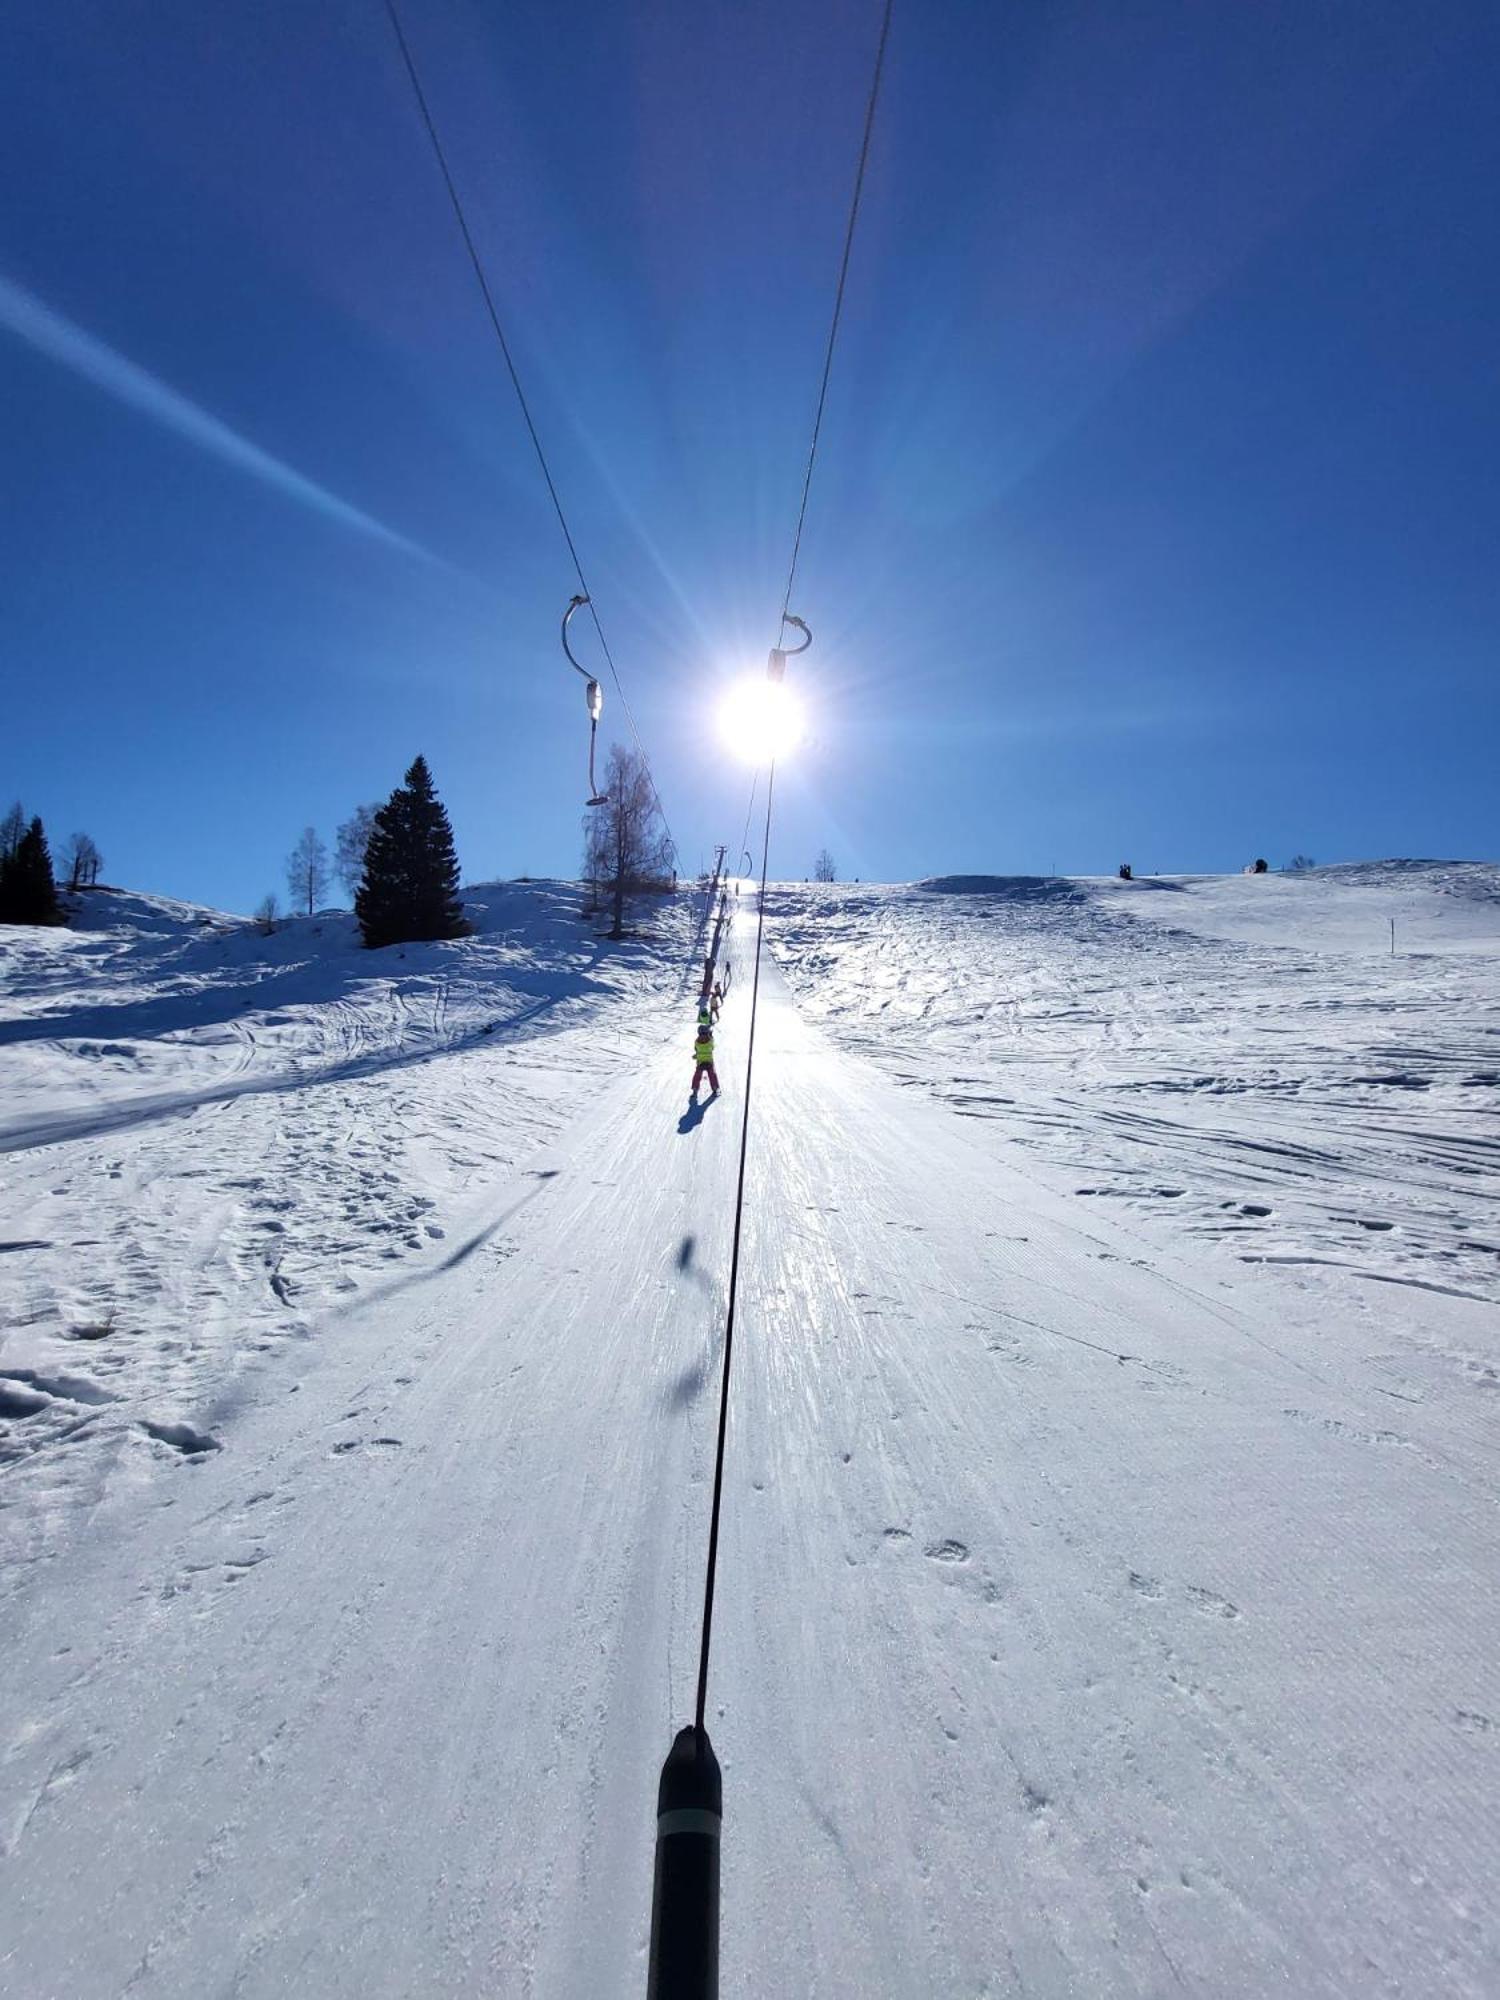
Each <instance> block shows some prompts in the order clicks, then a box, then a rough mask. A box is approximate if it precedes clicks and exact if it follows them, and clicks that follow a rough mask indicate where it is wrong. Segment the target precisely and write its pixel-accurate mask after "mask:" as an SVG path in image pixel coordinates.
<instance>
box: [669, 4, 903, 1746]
mask: <svg viewBox="0 0 1500 2000" xmlns="http://www.w3.org/2000/svg"><path fill="white" fill-rule="evenodd" d="M893 6H894V0H885V7H884V11H883V13H882V16H881V22H880V40H879V43H878V45H877V47H876V52H875V70H874V74H873V76H872V77H871V80H870V95H869V99H868V101H867V103H866V105H865V124H864V133H863V136H862V138H861V140H860V148H859V168H858V171H857V172H856V174H855V178H854V193H853V196H852V198H851V200H850V204H849V222H848V227H847V228H846V230H845V232H844V249H843V255H842V257H841V259H840V261H839V277H838V285H837V288H836V290H835V293H834V302H833V318H832V321H831V323H830V325H829V329H828V346H827V349H826V350H825V352H824V356H823V376H822V381H821V382H820V384H819V388H818V404H817V410H816V413H815V415H814V417H813V428H812V439H811V443H810V445H809V447H808V454H807V469H806V471H805V473H804V474H803V479H802V499H801V504H800V506H799V507H798V510H797V527H796V533H795V534H794V536H793V539H792V560H791V564H790V566H789V568H788V570H787V580H786V592H785V594H784V596H783V598H782V602H781V623H780V626H779V628H778V633H777V638H778V644H777V646H776V647H775V648H773V650H772V653H771V659H770V665H769V668H768V672H769V674H770V677H771V679H772V680H779V679H780V678H781V676H782V674H783V673H784V672H785V670H786V659H787V654H786V653H783V652H782V651H781V649H780V644H779V642H780V639H781V638H782V637H783V636H784V635H785V632H786V628H787V626H788V625H792V626H795V627H796V629H797V630H798V631H799V632H801V633H802V634H803V640H802V643H801V645H800V646H796V647H793V648H791V649H790V651H791V652H792V653H801V652H806V650H807V648H808V647H809V646H810V645H811V644H812V633H811V632H810V631H809V630H808V627H807V626H806V625H805V624H804V622H803V621H802V619H800V618H796V617H794V616H793V615H792V612H791V600H792V586H793V584H794V582H795V580H796V575H797V559H798V556H799V554H800V552H801V548H802V530H803V527H804V525H805V523H806V520H807V499H808V493H809V491H810V489H811V486H812V476H813V467H814V465H815V463H816V461H817V456H818V438H819V434H820V432H821V430H822V427H823V409H824V405H825V404H826V402H827V400H828V382H829V377H830V375H831V373H832V369H833V355H834V348H835V346H836V345H837V342H838V331H839V321H840V319H841V317H842V315H843V310H844V289H845V285H846V283H847V280H848V276H849V259H850V254H851V252H852V250H853V248H854V232H855V227H856V225H857V224H858V221H859V207H860V199H861V196H862V195H863V192H864V184H865V168H866V166H867V164H868V161H869V157H870V135H871V133H872V131H873V130H874V125H875V111H876V107H877V105H878V103H879V100H880V80H881V76H882V73H883V71H884V68H885V51H886V44H887V42H888V40H889V38H890V30H891V13H892V9H893ZM775 792H776V759H775V757H774V756H773V757H772V758H771V759H770V764H769V771H768V776H767V781H766V818H765V834H764V838H763V842H762V846H761V864H760V904H759V908H758V910H757V913H756V921H755V970H754V975H753V978H752V981H751V987H750V1021H749V1025H748V1028H747V1030H746V1036H745V1103H744V1113H743V1116H742V1118H741V1121H740V1157H739V1168H738V1174H737V1178H736V1183H735V1197H734V1237H733V1246H732V1249H731V1252H730V1259H729V1292H728V1304H727V1309H726V1314H725V1325H724V1359H723V1363H722V1365H721V1369H720V1377H719V1431H718V1443H717V1447H716V1450H715V1455H714V1486H713V1500H712V1503H711V1506H710V1511H709V1533H708V1562H707V1567H706V1574H705V1577H704V1584H703V1628H702V1639H701V1643H700V1649H699V1655H698V1699H697V1710H696V1714H697V1724H696V1727H697V1730H698V1733H699V1735H700V1737H701V1736H702V1735H703V1733H704V1715H705V1712H706V1709H707V1704H708V1662H709V1649H710V1642H711V1639H712V1634H713V1612H714V1585H715V1582H716V1580H717V1575H718V1561H719V1516H720V1511H721V1508H722V1503H723V1494H724V1449H725V1443H726V1440H727V1437H728V1427H729V1380H730V1365H731V1361H732V1357H733V1348H734V1322H735V1312H736V1307H737V1304H738V1297H739V1274H740V1236H741V1230H742V1225H743V1221H744V1210H745V1167H746V1162H747V1158H748V1154H749V1148H750V1100H751V1086H752V1080H753V1077H754V1070H755V1028H756V1015H757V1009H758V1003H759V999H760V965H761V947H762V944H763V941H764V937H765V923H766V881H767V875H768V870H769V866H770V857H771V818H772V810H773V807H774V803H775ZM754 799H755V795H754V790H753V788H752V791H751V809H752V811H753V809H754ZM749 818H750V815H749V814H748V813H747V814H746V829H747V831H748V828H749Z"/></svg>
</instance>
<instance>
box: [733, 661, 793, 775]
mask: <svg viewBox="0 0 1500 2000" xmlns="http://www.w3.org/2000/svg"><path fill="white" fill-rule="evenodd" d="M719 734H720V735H721V736H722V737H723V739H724V741H725V743H726V744H727V745H728V747H729V748H730V749H731V750H732V751H733V752H734V754H735V755H736V756H737V757H741V758H743V759H744V761H745V762H746V763H747V764H766V763H769V762H770V760H771V759H772V758H773V757H784V756H785V755H786V753H787V752H788V751H789V750H795V749H796V747H797V745H798V744H799V743H800V742H801V741H802V739H803V734H804V726H803V716H802V704H801V703H800V702H799V701H798V699H797V697H796V696H795V695H794V694H792V693H791V692H790V691H789V690H788V689H787V688H786V687H785V686H783V685H782V683H781V682H779V681H770V680H765V679H762V678H759V677H757V678H753V679H748V680H743V681H738V682H736V684H735V685H734V686H733V687H732V688H731V689H730V690H729V692H728V694H727V695H726V696H725V697H724V700H723V703H722V705H721V707H720V709H719Z"/></svg>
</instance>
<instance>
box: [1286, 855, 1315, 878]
mask: <svg viewBox="0 0 1500 2000" xmlns="http://www.w3.org/2000/svg"><path fill="white" fill-rule="evenodd" d="M1317 865H1318V864H1317V862H1316V861H1314V860H1313V858H1312V856H1311V855H1310V854H1294V855H1293V856H1292V858H1291V860H1290V861H1289V862H1288V863H1287V864H1286V873H1287V874H1288V875H1305V874H1306V873H1307V871H1308V870H1309V869H1310V868H1316V867H1317Z"/></svg>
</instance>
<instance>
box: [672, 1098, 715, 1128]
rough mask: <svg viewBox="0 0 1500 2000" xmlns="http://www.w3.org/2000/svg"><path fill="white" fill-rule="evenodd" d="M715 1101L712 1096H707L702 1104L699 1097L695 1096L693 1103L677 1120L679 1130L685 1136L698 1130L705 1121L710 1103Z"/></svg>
mask: <svg viewBox="0 0 1500 2000" xmlns="http://www.w3.org/2000/svg"><path fill="white" fill-rule="evenodd" d="M713 1102H714V1099H713V1098H712V1097H705V1098H704V1099H703V1101H702V1103H701V1104H700V1103H699V1101H698V1099H697V1098H696V1097H695V1098H694V1099H693V1101H692V1103H691V1104H690V1105H689V1106H688V1108H687V1110H686V1111H684V1112H683V1114H682V1116H681V1117H680V1118H679V1119H678V1121H677V1129H678V1131H679V1132H680V1133H682V1134H683V1135H684V1137H685V1136H686V1135H687V1134H688V1133H689V1132H696V1131H697V1129H698V1127H699V1126H700V1125H701V1124H702V1123H703V1120H704V1117H705V1115H706V1113H707V1111H708V1107H709V1105H710V1104H712V1103H713Z"/></svg>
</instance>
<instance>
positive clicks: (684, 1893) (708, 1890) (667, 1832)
mask: <svg viewBox="0 0 1500 2000" xmlns="http://www.w3.org/2000/svg"><path fill="white" fill-rule="evenodd" d="M723 1824H724V1781H723V1777H722V1775H721V1773H720V1771H719V1760H718V1758H717V1757H716V1756H715V1755H714V1747H713V1745H712V1743H710V1742H709V1740H708V1731H707V1730H706V1729H701V1728H699V1727H698V1726H697V1725H696V1724H694V1723H689V1724H688V1726H687V1727H686V1728H685V1729H679V1730H678V1732H677V1735H676V1738H675V1740H674V1741H673V1744H672V1747H671V1749H670V1750H669V1751H668V1752H667V1761H666V1762H665V1763H664V1764H663V1765H662V1767H661V1782H660V1784H659V1785H658V1787H657V1793H656V1875H655V1881H654V1883H653V1886H652V1891H651V1957H650V1962H649V1970H648V1972H647V1976H646V2000H718V1993H719V1847H720V1834H721V1832H722V1830H723Z"/></svg>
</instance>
